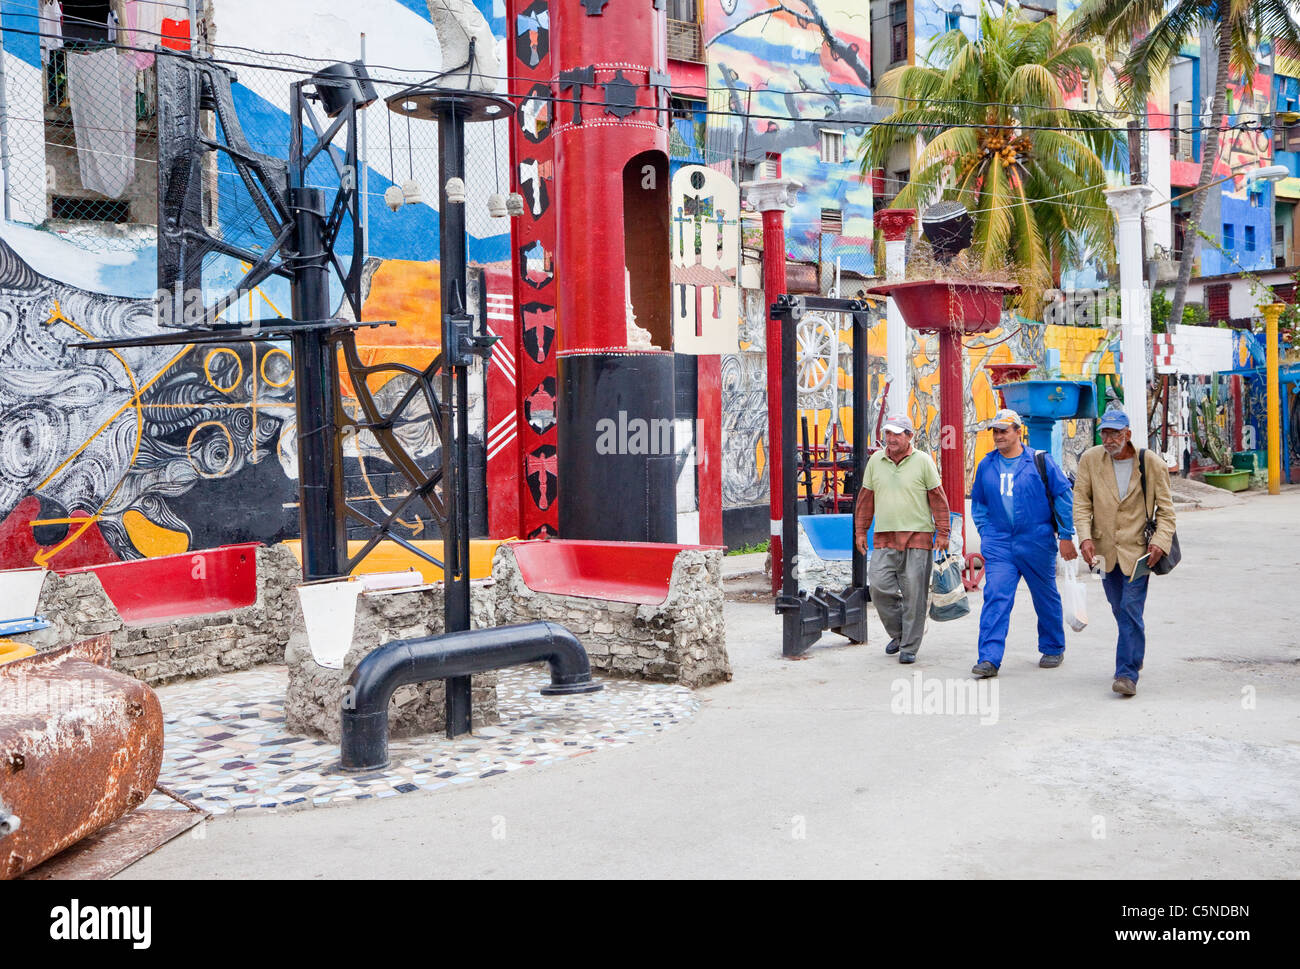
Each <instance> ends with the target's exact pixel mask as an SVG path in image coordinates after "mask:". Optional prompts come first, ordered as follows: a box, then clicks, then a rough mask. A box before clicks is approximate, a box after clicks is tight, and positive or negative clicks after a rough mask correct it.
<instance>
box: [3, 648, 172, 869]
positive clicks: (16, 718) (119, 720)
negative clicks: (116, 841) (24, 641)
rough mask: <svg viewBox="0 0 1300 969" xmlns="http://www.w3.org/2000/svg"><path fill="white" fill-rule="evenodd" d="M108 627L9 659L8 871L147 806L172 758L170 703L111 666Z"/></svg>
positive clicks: (5, 787)
mask: <svg viewBox="0 0 1300 969" xmlns="http://www.w3.org/2000/svg"><path fill="white" fill-rule="evenodd" d="M109 657H110V645H109V637H108V636H98V637H95V638H94V639H88V640H85V641H84V642H80V643H76V644H74V645H72V646H67V647H65V648H63V649H59V650H54V651H51V652H48V653H42V654H39V655H36V656H29V657H26V658H23V659H17V660H14V661H12V662H8V663H4V664H2V665H0V879H6V878H15V877H17V876H18V875H21V874H22V873H23V872H25V871H27V870H28V869H30V868H33V867H34V866H36V865H38V864H40V863H41V862H42V861H44V860H46V859H47V858H51V857H53V856H54V855H56V854H58V853H59V852H60V851H62V850H63V849H65V848H67V847H69V846H71V845H73V844H76V843H77V842H78V841H80V840H81V839H82V838H85V837H86V836H87V835H90V834H93V833H94V832H96V831H98V830H99V829H101V828H103V827H105V826H106V825H109V824H111V823H112V822H114V821H116V820H117V819H118V818H120V817H122V816H123V815H124V814H127V813H128V812H130V811H132V810H134V809H135V808H137V807H139V806H140V805H141V804H142V803H144V800H145V799H146V798H147V797H148V796H149V794H150V792H151V791H152V790H153V787H154V784H155V783H156V782H157V780H158V771H159V770H160V769H161V767H162V754H163V717H162V707H161V706H160V705H159V703H158V697H157V696H156V695H155V694H154V692H153V691H152V690H151V689H149V687H147V686H145V685H144V684H143V683H141V682H140V681H138V680H136V679H133V678H132V677H130V676H127V675H125V674H122V673H116V672H114V671H113V670H110V669H109V668H108V664H109Z"/></svg>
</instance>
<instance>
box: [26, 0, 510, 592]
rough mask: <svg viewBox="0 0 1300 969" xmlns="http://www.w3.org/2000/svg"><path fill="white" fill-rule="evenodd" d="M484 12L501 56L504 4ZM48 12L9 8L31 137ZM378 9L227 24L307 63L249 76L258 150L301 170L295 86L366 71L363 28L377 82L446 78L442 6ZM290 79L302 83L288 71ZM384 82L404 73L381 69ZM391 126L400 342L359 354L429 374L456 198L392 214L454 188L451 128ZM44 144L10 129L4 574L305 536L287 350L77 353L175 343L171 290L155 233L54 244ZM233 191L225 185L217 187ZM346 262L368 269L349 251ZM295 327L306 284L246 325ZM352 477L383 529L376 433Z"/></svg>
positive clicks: (375, 274)
mask: <svg viewBox="0 0 1300 969" xmlns="http://www.w3.org/2000/svg"><path fill="white" fill-rule="evenodd" d="M476 4H477V6H478V8H479V10H480V12H481V13H482V14H483V16H484V20H485V22H487V23H488V24H489V25H490V26H491V27H492V29H493V31H494V33H495V36H496V37H497V38H498V41H497V46H498V47H499V48H501V49H502V50H503V49H504V39H503V34H504V20H503V10H502V9H500V8H501V3H500V2H499V0H476ZM38 6H39V5H38V4H37V3H36V2H35V0H0V10H2V12H3V18H4V19H3V25H4V27H5V28H6V33H5V38H4V39H5V52H6V64H5V66H6V71H7V76H6V81H7V96H8V99H9V106H10V107H13V106H15V105H17V104H19V103H21V104H22V105H23V117H37V118H39V117H41V116H42V114H43V113H44V112H43V111H42V99H43V95H44V92H45V82H44V77H43V67H42V55H41V50H40V45H39V44H38V42H37V38H36V37H35V36H34V35H33V34H31V33H30V29H31V28H32V27H33V26H34V18H35V17H36V15H37V8H38ZM379 6H380V7H381V8H382V10H378V9H376V6H375V5H373V4H372V5H369V6H368V7H366V8H365V10H364V11H362V10H361V8H358V7H356V6H355V5H347V4H341V3H335V4H326V5H324V7H326V8H328V9H326V10H322V5H321V4H319V3H312V4H306V3H303V2H301V0H286V2H285V3H279V4H272V5H266V4H257V3H252V2H249V0H222V2H220V3H217V4H215V5H214V7H213V8H212V9H213V10H214V12H215V17H216V18H217V19H216V23H215V25H214V26H215V28H216V30H215V36H216V38H217V39H218V41H219V43H221V44H228V45H242V46H244V47H247V48H250V50H245V51H244V52H243V53H242V54H241V55H240V59H242V60H244V61H245V62H249V61H250V60H253V59H255V58H256V57H257V56H259V55H256V51H257V50H258V49H260V48H262V47H265V46H267V45H266V41H265V38H266V37H267V36H292V37H293V38H294V51H295V56H290V55H279V54H277V55H263V56H261V59H260V60H256V63H251V62H250V63H246V64H245V65H244V66H241V67H240V68H239V70H238V74H239V83H238V84H237V85H235V88H234V95H235V103H236V107H237V108H238V110H239V113H240V119H241V122H242V124H243V126H244V129H245V133H246V134H247V135H248V137H249V139H250V141H251V142H252V144H253V146H254V147H255V148H257V149H260V150H265V151H269V152H272V153H276V154H281V155H283V153H284V150H285V149H286V148H287V139H288V130H289V116H288V93H289V84H290V83H291V82H292V81H293V80H295V79H296V77H297V76H305V75H306V74H308V73H310V71H311V70H315V69H317V68H318V66H319V64H320V63H321V61H322V60H327V59H340V60H344V59H346V60H351V59H354V58H356V57H357V56H358V55H359V53H360V51H359V44H360V36H361V31H363V30H364V31H366V32H367V41H368V49H367V55H368V60H369V61H370V62H371V63H372V64H383V65H397V66H398V67H402V66H406V67H408V68H409V69H410V72H411V73H412V74H414V75H418V76H419V77H427V76H428V74H429V72H430V71H431V70H436V69H437V68H438V66H439V64H440V60H439V56H440V55H439V48H440V45H439V43H438V38H437V34H436V31H435V30H434V27H433V23H432V17H431V15H430V11H429V5H428V3H426V2H424V0H385V2H383V3H382V4H380V5H379ZM222 53H229V52H228V51H227V52H222V51H220V50H219V51H218V56H221V54H222ZM296 55H300V56H296ZM310 58H314V59H315V60H309V59H310ZM263 65H264V66H263ZM284 67H289V68H293V69H298V70H301V71H303V72H304V73H303V74H301V75H297V76H295V75H294V74H293V73H292V72H288V73H286V72H284V71H282V70H277V69H275V68H284ZM401 73H402V72H401V71H397V72H395V73H394V74H393V75H392V76H393V77H397V76H400V75H401ZM376 76H377V77H380V76H383V77H387V76H389V75H386V74H384V70H383V69H382V68H381V69H377V72H376ZM28 102H31V103H30V104H29V103H28ZM388 114H389V112H387V111H385V110H384V109H383V107H382V105H381V106H379V107H377V108H375V109H373V110H372V111H371V112H369V113H368V114H367V115H366V128H367V135H368V138H369V149H370V155H369V158H370V164H369V166H368V168H369V185H368V191H369V200H368V206H367V209H368V215H369V220H370V222H369V242H370V253H371V259H370V260H369V262H368V263H367V267H366V275H365V297H366V299H365V307H364V316H365V317H366V318H369V319H394V320H397V321H398V324H399V325H398V326H397V327H395V328H380V329H374V330H363V331H361V335H360V337H359V343H360V353H361V356H362V359H363V360H365V361H367V362H371V363H374V362H380V361H400V362H403V363H410V364H414V365H417V366H424V365H426V364H427V363H428V362H429V360H430V359H432V357H433V355H434V354H436V352H437V350H438V347H439V345H440V334H439V332H438V325H437V313H436V312H432V313H431V307H436V306H437V305H438V300H439V272H438V264H437V262H436V261H434V260H435V259H436V256H437V254H438V250H437V245H438V243H437V239H438V212H437V209H436V207H435V204H436V202H430V201H429V200H428V199H429V197H430V196H431V197H432V198H433V199H434V200H436V193H432V192H430V193H427V194H426V195H425V196H424V198H423V199H422V200H418V199H417V200H411V201H409V202H408V204H406V205H403V206H402V207H401V209H400V210H399V211H397V212H392V211H390V210H389V208H388V207H387V206H386V205H385V204H384V200H383V192H384V189H385V188H387V187H389V186H390V185H391V184H392V183H393V182H400V181H402V180H404V179H405V178H407V177H408V176H409V175H410V173H411V172H412V171H414V172H417V174H418V176H419V177H422V178H423V179H424V180H425V184H426V185H429V186H431V185H433V184H436V178H437V171H436V130H435V129H434V128H433V126H426V128H424V129H418V130H417V129H415V128H408V127H407V126H405V125H402V126H392V125H390V124H389V121H390V119H389V118H388V117H387V115H388ZM27 124H28V126H29V128H31V129H32V130H28V129H23V130H22V131H21V132H19V131H17V130H15V129H14V128H13V127H11V128H10V130H9V135H10V139H11V142H10V143H11V144H15V146H16V149H17V150H16V151H15V152H14V155H13V158H12V162H13V166H12V169H11V173H12V175H13V178H12V179H11V180H10V182H9V188H10V193H11V199H10V201H11V202H12V203H13V204H12V206H11V210H12V213H13V218H14V219H15V222H11V223H5V224H4V225H3V226H0V239H2V240H3V241H0V427H2V428H3V432H4V433H3V436H2V437H0V567H21V566H30V565H32V564H41V565H48V566H50V567H52V568H71V567H76V566H79V565H85V564H91V563H96V562H104V561H111V560H116V559H131V558H139V557H142V556H151V555H162V554H168V553H175V552H180V551H186V550H190V549H199V548H210V547H213V546H216V545H222V544H229V543H232V542H241V541H249V540H254V541H265V542H273V541H278V540H281V539H284V538H289V537H293V536H295V535H296V534H297V530H298V511H297V483H296V478H297V466H296V462H297V448H296V440H295V427H294V406H293V396H292V383H293V381H292V362H291V359H290V355H289V351H288V347H287V346H279V345H275V344H253V345H250V344H246V343H239V344H230V345H216V346H214V345H206V346H195V345H183V346H172V347H155V348H133V349H121V350H101V351H84V350H80V349H77V348H75V347H73V346H72V344H74V343H77V342H80V341H85V340H95V339H105V338H113V337H132V336H144V335H152V334H154V333H156V332H157V321H156V319H155V314H154V306H153V303H152V300H151V299H150V297H151V296H152V294H153V292H154V289H155V287H156V249H155V243H154V242H153V238H152V227H151V226H145V225H138V226H137V225H122V226H105V225H103V224H102V223H94V222H86V223H84V224H76V225H67V224H60V225H58V226H57V228H58V229H59V230H60V232H59V233H57V234H56V233H55V232H51V231H49V229H50V228H51V226H49V225H48V224H46V219H47V216H48V213H49V208H48V206H49V201H50V193H52V192H54V191H55V190H56V188H57V187H58V185H59V184H60V183H59V181H58V179H59V178H61V177H62V175H61V174H60V173H59V172H55V171H53V170H52V169H51V167H50V165H48V164H47V161H46V158H45V153H44V143H45V138H44V137H42V135H41V131H40V124H39V122H37V123H35V125H34V127H33V126H32V123H31V122H27ZM503 134H504V133H503ZM16 135H21V137H20V138H18V142H17V143H15V142H14V141H13V139H14V138H15V136H16ZM29 136H30V137H29ZM483 138H485V139H486V140H485V141H484V140H483V139H480V142H481V143H479V142H475V141H471V143H470V145H469V150H470V153H471V156H474V155H475V153H477V157H478V158H479V160H480V163H479V164H474V165H471V166H470V167H471V168H472V169H473V172H472V173H471V177H470V178H468V179H467V180H468V181H469V182H470V186H469V191H470V196H471V199H470V202H471V204H473V205H477V206H478V207H480V208H484V211H485V206H483V205H482V202H483V201H484V200H485V199H486V196H487V194H489V193H491V192H494V191H497V190H498V188H497V186H496V184H495V182H494V181H493V179H492V177H491V175H492V172H493V169H494V166H493V164H492V153H493V151H496V152H497V154H498V161H499V162H500V161H501V159H503V158H505V157H506V154H505V152H506V139H505V138H504V137H502V138H500V144H499V147H494V146H493V139H492V137H491V132H490V131H485V133H484V135H483ZM484 146H486V148H485V147H484ZM431 159H432V162H433V164H432V167H430V160H431ZM143 161H144V162H148V159H143ZM502 167H503V170H504V168H506V167H508V166H505V165H503V166H502ZM232 177H233V176H231V175H230V174H229V173H224V172H220V171H218V172H217V173H216V179H217V182H218V185H222V184H224V183H223V182H222V181H221V179H222V178H227V179H229V178H232ZM325 187H326V188H327V190H328V189H329V188H330V186H329V185H326V186H325ZM505 190H508V188H506V189H505ZM217 199H218V207H217V222H218V223H219V226H220V230H221V233H222V235H223V237H225V238H227V239H230V240H233V241H242V242H256V241H258V238H257V230H256V229H254V228H253V225H254V220H253V219H252V218H251V216H250V212H249V211H248V208H247V206H243V207H241V205H240V204H238V203H237V201H236V200H235V198H234V195H233V194H232V193H230V192H221V191H220V190H219V191H218V193H217ZM21 223H26V224H25V225H24V224H21ZM508 227H509V223H508V222H506V221H505V220H495V221H494V220H490V219H489V218H488V217H487V216H486V215H485V214H484V215H482V216H481V217H480V216H477V215H476V216H472V217H471V219H470V239H469V254H470V258H471V259H472V260H477V261H479V262H480V263H484V262H492V261H501V260H508V259H509V233H508ZM342 254H343V255H344V256H346V255H350V251H348V249H347V245H344V246H343V252H342ZM226 271H227V274H228V275H230V274H233V273H235V272H237V271H238V267H234V266H231V267H226ZM339 295H340V294H339V293H338V292H337V290H336V293H335V297H336V299H337V297H338V296H339ZM473 308H474V309H476V308H477V307H476V306H475V307H473ZM288 309H289V299H288V291H287V286H286V284H285V283H284V282H283V281H282V280H273V281H269V282H268V283H267V284H266V285H264V286H263V287H261V288H259V289H258V290H257V291H255V292H254V293H252V294H249V296H248V299H247V300H246V301H245V300H241V301H240V303H239V304H238V305H237V307H235V308H234V309H233V310H232V312H231V313H230V314H229V315H230V318H232V319H247V318H255V317H263V316H282V315H284V313H285V312H286V311H288ZM404 386H405V385H404V383H403V379H402V378H399V379H397V380H395V381H391V382H389V383H388V384H386V385H384V386H372V390H374V391H375V392H376V393H377V394H378V396H379V397H380V398H381V399H383V398H384V397H385V396H387V395H392V394H395V393H399V392H401V391H402V390H403V389H404ZM349 390H350V388H349V387H348V386H347V385H346V382H345V387H344V391H345V399H344V406H345V409H350V406H351V405H350V403H349V400H350V398H349V397H348V396H347V395H348V391H349ZM483 397H484V394H483V392H482V389H481V387H480V390H479V391H478V392H477V393H472V395H471V437H472V441H471V475H472V476H476V477H477V479H478V481H477V484H478V487H479V488H480V489H481V488H482V476H483V473H484V471H483V464H484V456H483V452H484V440H483V439H484V437H485V434H484V430H485V428H484V420H485V416H484V401H483ZM399 435H400V436H401V437H402V439H403V442H404V443H405V444H406V446H407V447H408V449H409V450H410V452H411V453H412V454H414V455H415V456H416V458H417V459H423V460H427V461H434V460H436V459H437V456H436V438H435V436H434V435H433V433H432V428H431V427H430V426H429V425H428V424H427V422H419V421H416V422H412V423H409V424H408V425H407V426H405V427H403V428H401V429H400V430H399ZM345 459H346V462H347V463H346V470H345V474H346V484H347V488H348V492H349V497H350V498H351V499H352V500H354V501H358V502H360V503H361V504H362V506H363V507H364V505H365V504H366V503H372V504H373V506H374V507H373V508H372V509H371V510H372V511H375V512H380V513H382V512H385V511H386V509H387V508H390V507H392V503H391V499H399V498H400V497H401V495H402V487H403V486H402V483H401V481H400V476H399V475H396V474H393V473H392V472H393V471H394V469H393V468H391V467H390V466H389V465H388V464H387V463H386V462H385V461H384V460H383V459H382V457H381V456H380V454H379V453H378V452H377V449H375V448H374V447H372V442H370V441H369V440H368V439H367V438H366V436H365V435H360V436H359V437H357V438H354V439H353V440H352V441H350V442H349V443H348V445H347V447H346V449H345ZM472 483H474V482H473V481H472ZM484 520H485V513H484V509H483V508H482V507H481V502H477V503H476V507H472V509H471V521H472V523H473V527H475V528H477V529H480V530H481V528H482V527H483V522H484ZM401 525H402V526H403V527H404V528H405V529H406V534H407V535H408V537H411V538H431V537H434V535H433V533H432V532H431V529H430V526H429V523H428V522H425V521H422V520H421V519H419V518H418V517H416V516H410V518H409V520H406V521H403V522H402V523H401Z"/></svg>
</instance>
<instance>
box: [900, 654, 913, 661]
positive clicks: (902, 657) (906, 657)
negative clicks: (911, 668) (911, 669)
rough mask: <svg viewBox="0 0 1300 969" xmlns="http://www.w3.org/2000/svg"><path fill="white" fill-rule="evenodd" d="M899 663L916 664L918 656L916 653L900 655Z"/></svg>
mask: <svg viewBox="0 0 1300 969" xmlns="http://www.w3.org/2000/svg"><path fill="white" fill-rule="evenodd" d="M898 661H899V662H900V663H915V662H916V654H915V653H899V654H898Z"/></svg>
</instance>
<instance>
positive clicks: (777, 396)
mask: <svg viewBox="0 0 1300 969" xmlns="http://www.w3.org/2000/svg"><path fill="white" fill-rule="evenodd" d="M741 187H742V188H744V189H745V190H746V193H747V196H746V197H747V198H748V200H749V202H750V203H751V204H752V205H753V207H754V208H756V209H758V211H760V212H762V213H763V302H764V304H765V307H766V310H767V480H768V491H769V495H770V501H769V505H768V507H769V509H770V516H771V526H772V544H771V554H772V595H777V594H778V593H779V592H780V591H781V561H782V559H781V517H782V515H781V509H782V501H783V491H782V487H781V324H780V322H779V321H778V320H777V319H776V318H775V317H774V316H773V315H772V304H773V303H775V302H776V298H777V297H778V296H781V295H783V294H784V293H785V210H786V209H788V208H793V207H794V197H795V192H797V191H798V190H799V189H800V188H802V187H803V186H802V184H801V183H799V182H797V181H795V180H793V179H789V178H773V179H764V180H762V181H758V182H746V183H744V185H742V186H741Z"/></svg>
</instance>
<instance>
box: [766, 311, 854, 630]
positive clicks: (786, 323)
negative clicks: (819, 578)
mask: <svg viewBox="0 0 1300 969" xmlns="http://www.w3.org/2000/svg"><path fill="white" fill-rule="evenodd" d="M805 313H840V314H848V315H849V316H850V317H851V318H852V321H853V471H854V474H853V478H854V481H856V482H858V483H859V485H860V484H861V481H862V474H863V471H864V470H865V469H866V466H867V447H866V442H867V441H868V440H869V434H868V430H867V418H868V395H867V329H868V327H869V326H870V318H869V315H868V312H867V304H866V303H864V302H862V301H860V300H852V299H828V298H824V297H814V296H789V295H786V296H781V297H779V298H778V299H777V301H776V302H775V303H774V304H772V315H773V316H774V317H776V318H777V319H779V320H780V321H781V372H782V373H784V374H785V375H786V378H785V379H784V380H783V381H782V382H781V388H782V390H781V442H782V444H781V448H782V462H783V463H782V468H783V474H784V476H785V481H784V487H783V494H784V496H785V498H784V505H783V507H782V510H781V554H782V563H781V565H782V572H781V576H782V578H781V594H780V595H779V596H777V598H776V611H777V612H778V613H779V614H780V615H781V617H782V623H783V629H782V638H781V654H782V655H783V656H801V655H803V654H804V653H805V652H807V650H808V647H809V646H811V645H812V644H813V643H815V642H817V640H818V639H820V638H821V635H822V633H823V632H825V631H826V630H828V629H829V630H832V631H833V632H836V633H839V634H840V635H841V636H845V637H847V638H848V639H849V640H850V641H852V642H855V643H865V642H866V641H867V603H868V602H870V601H871V592H870V589H869V588H868V587H867V557H866V555H864V554H863V553H862V552H860V551H858V547H857V543H856V542H854V543H853V575H852V581H851V583H850V585H849V586H848V587H847V588H845V589H843V590H841V591H840V592H834V591H831V590H827V589H823V588H821V587H818V588H817V589H815V590H814V591H813V592H812V593H806V592H801V591H800V589H799V579H798V577H797V576H796V575H795V569H794V565H795V561H794V559H795V552H796V550H797V549H798V547H799V489H798V475H799V462H798V457H797V454H796V451H797V444H798V440H797V438H796V435H795V421H796V419H797V418H798V411H799V392H798V387H797V386H796V385H797V381H796V380H794V379H793V378H794V374H795V372H796V368H797V364H798V353H797V349H796V338H795V330H796V327H797V325H798V323H799V320H800V319H801V318H802V317H803V315H804V314H805Z"/></svg>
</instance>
